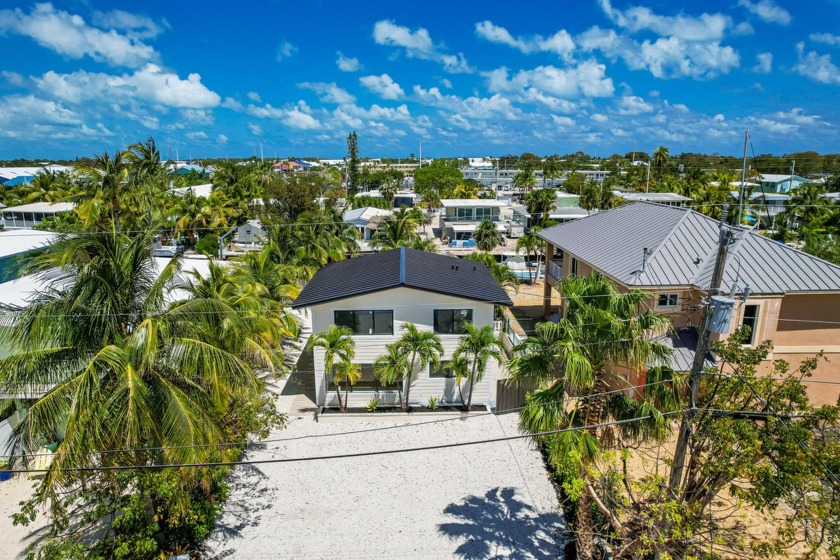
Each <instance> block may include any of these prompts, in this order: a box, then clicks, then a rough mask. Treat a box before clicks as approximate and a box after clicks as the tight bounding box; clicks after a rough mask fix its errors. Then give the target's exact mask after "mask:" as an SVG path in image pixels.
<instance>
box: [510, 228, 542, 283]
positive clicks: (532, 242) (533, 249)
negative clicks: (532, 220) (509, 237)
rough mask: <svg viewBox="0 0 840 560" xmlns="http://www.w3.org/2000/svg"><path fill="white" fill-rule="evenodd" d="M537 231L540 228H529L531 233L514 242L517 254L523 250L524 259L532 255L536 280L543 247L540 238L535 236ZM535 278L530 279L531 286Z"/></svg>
mask: <svg viewBox="0 0 840 560" xmlns="http://www.w3.org/2000/svg"><path fill="white" fill-rule="evenodd" d="M539 230H540V228H531V231H529V232H528V233H526V234H525V235H523V236H522V237H520V238H519V239H517V240H516V252H517V253H519V251H520V250H524V251H525V257H526V258H528V257H530V256H531V255H534V260H536V261H537V270H536V275H535V276H536V278H539V277H540V249H542V247H543V246H544V245H545V242H544V241H543V240H542V238H541V237H540V236H538V235H537V232H538V231H539ZM546 266H547V265H546ZM529 270H530V267H529ZM536 278H535V277H533V276H532V277H531V284H533V283H534V280H536Z"/></svg>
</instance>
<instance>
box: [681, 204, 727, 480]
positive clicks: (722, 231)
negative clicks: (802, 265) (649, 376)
mask: <svg viewBox="0 0 840 560" xmlns="http://www.w3.org/2000/svg"><path fill="white" fill-rule="evenodd" d="M728 210H729V207H728V205H726V204H724V205H723V210H722V211H721V216H720V224H719V226H718V227H719V230H718V231H719V233H718V252H717V259H716V260H715V269H714V272H713V273H712V282H711V284H710V285H709V292H708V296H709V297H708V298H707V300H706V305H705V309H704V310H703V319H702V320H701V321H700V332H699V333H698V336H697V348H696V349H695V351H694V363H693V364H692V366H691V375H690V377H689V407H688V411H687V412H686V413H685V414H684V415H683V418H682V422H681V423H680V435H679V438H678V439H677V449H676V451H675V452H674V465H673V467H672V468H671V476H670V478H669V480H668V489H669V490H670V492H671V494H672V495H674V494H676V491H677V488H678V487H679V485H680V483H681V482H682V477H683V470H684V468H685V454H686V451H687V450H688V439H689V438H690V437H691V426H692V422H693V421H694V415H695V413H696V412H697V394H698V392H699V390H700V376H701V375H702V374H703V365H704V364H705V361H706V353H707V352H708V351H709V338H710V334H711V330H710V328H709V327H710V326H711V321H712V306H713V303H714V302H713V300H712V298H713V297H714V296H716V295H717V294H719V293H720V291H721V290H720V283H721V280H722V279H723V269H724V266H725V265H726V255H727V253H728V252H729V243H730V240H731V238H732V231H731V230H730V229H729V228H728V227H726V214H727V212H728ZM730 301H731V300H730ZM716 332H717V331H716Z"/></svg>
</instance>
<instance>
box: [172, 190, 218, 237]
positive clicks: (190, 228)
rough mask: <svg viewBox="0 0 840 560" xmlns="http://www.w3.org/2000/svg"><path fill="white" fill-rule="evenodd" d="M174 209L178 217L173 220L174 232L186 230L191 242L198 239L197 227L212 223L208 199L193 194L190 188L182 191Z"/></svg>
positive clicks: (211, 211) (211, 210) (207, 225)
mask: <svg viewBox="0 0 840 560" xmlns="http://www.w3.org/2000/svg"><path fill="white" fill-rule="evenodd" d="M176 211H177V212H178V215H179V217H178V220H177V221H176V222H175V234H176V235H178V233H180V232H188V233H189V234H190V236H191V238H192V243H193V244H195V243H196V242H197V241H198V230H199V228H206V227H209V226H210V225H211V224H212V223H213V218H214V216H213V208H212V207H211V206H210V204H209V201H208V200H207V199H206V198H204V197H203V196H196V195H195V194H193V192H192V189H189V190H187V191H186V192H184V195H183V196H182V197H181V200H180V201H178V205H177V210H176Z"/></svg>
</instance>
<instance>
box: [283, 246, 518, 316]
mask: <svg viewBox="0 0 840 560" xmlns="http://www.w3.org/2000/svg"><path fill="white" fill-rule="evenodd" d="M400 286H404V287H407V288H414V289H417V290H425V291H428V292H436V293H440V294H446V295H450V296H457V297H462V298H466V299H471V300H477V301H484V302H487V303H495V304H497V305H505V306H512V305H513V302H512V301H511V300H510V297H509V296H508V295H507V293H506V292H505V291H504V290H503V289H502V287H501V286H500V285H499V283H498V282H496V279H495V278H493V275H492V274H491V273H490V271H489V270H487V267H485V266H484V265H483V264H481V263H478V262H473V261H468V260H463V259H459V258H458V257H450V256H447V255H438V254H435V253H428V252H425V251H417V250H415V249H406V248H400V249H393V250H391V251H383V252H381V253H373V254H370V255H365V256H361V257H355V258H352V259H347V260H343V261H337V262H334V263H330V264H328V265H326V266H325V267H323V268H322V269H320V270H319V271H318V272H316V273H315V276H314V277H313V278H312V280H311V281H310V282H309V283H308V284H307V285H306V286H305V287H304V288H303V290H302V291H301V293H300V295H299V296H298V297H297V299H296V300H295V301H294V303H293V304H292V307H293V308H299V307H309V306H311V305H318V304H320V303H325V302H328V301H335V300H339V299H344V298H348V297H353V296H358V295H362V294H368V293H371V292H378V291H380V290H387V289H390V288H398V287H400Z"/></svg>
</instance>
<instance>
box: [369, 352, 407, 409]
mask: <svg viewBox="0 0 840 560" xmlns="http://www.w3.org/2000/svg"><path fill="white" fill-rule="evenodd" d="M373 372H374V375H375V376H376V379H378V380H379V383H381V384H382V385H383V386H384V387H389V386H392V385H396V384H397V383H399V382H400V381H402V380H403V379H405V378H406V377H407V375H408V356H407V355H406V354H405V352H403V351H402V348H400V346H399V344H397V343H394V344H388V345H387V346H386V347H385V354H383V355H381V356H379V357H378V358H376V360H375V361H374V362H373ZM397 396H398V397H399V399H400V408H403V395H402V390H397Z"/></svg>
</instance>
